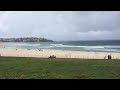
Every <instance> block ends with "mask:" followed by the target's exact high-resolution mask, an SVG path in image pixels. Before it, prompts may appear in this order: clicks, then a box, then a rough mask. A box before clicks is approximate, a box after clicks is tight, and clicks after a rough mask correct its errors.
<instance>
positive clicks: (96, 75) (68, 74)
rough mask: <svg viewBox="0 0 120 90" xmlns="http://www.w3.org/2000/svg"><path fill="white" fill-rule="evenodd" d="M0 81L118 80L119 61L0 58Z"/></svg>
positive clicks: (119, 74)
mask: <svg viewBox="0 0 120 90" xmlns="http://www.w3.org/2000/svg"><path fill="white" fill-rule="evenodd" d="M0 79H120V60H80V59H42V58H41V59H40V58H20V57H0Z"/></svg>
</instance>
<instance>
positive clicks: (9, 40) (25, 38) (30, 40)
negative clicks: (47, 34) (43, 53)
mask: <svg viewBox="0 0 120 90" xmlns="http://www.w3.org/2000/svg"><path fill="white" fill-rule="evenodd" d="M0 42H53V41H52V40H48V39H46V38H37V37H22V38H0Z"/></svg>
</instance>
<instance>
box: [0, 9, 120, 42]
mask: <svg viewBox="0 0 120 90" xmlns="http://www.w3.org/2000/svg"><path fill="white" fill-rule="evenodd" d="M29 36H35V37H44V38H47V39H52V40H106V39H107V40H108V39H120V12H119V11H9V12H7V11H1V12H0V37H29Z"/></svg>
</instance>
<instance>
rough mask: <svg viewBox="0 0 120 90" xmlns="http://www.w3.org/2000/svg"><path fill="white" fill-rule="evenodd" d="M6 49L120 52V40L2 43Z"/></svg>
mask: <svg viewBox="0 0 120 90" xmlns="http://www.w3.org/2000/svg"><path fill="white" fill-rule="evenodd" d="M1 44H2V45H3V46H4V47H6V48H31V49H58V50H73V51H99V52H100V51H101V52H103V51H104V52H120V40H101V41H100V40H99V41H54V42H27V43H25V42H16V43H15V42H4V43H3V42H1Z"/></svg>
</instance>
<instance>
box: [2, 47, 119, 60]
mask: <svg viewBox="0 0 120 90" xmlns="http://www.w3.org/2000/svg"><path fill="white" fill-rule="evenodd" d="M0 55H1V56H10V57H36V58H48V57H49V56H51V55H55V56H56V58H81V59H105V56H106V59H107V56H108V55H111V56H112V59H120V53H119V52H98V51H97V52H94V51H68V50H55V49H27V48H0Z"/></svg>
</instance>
